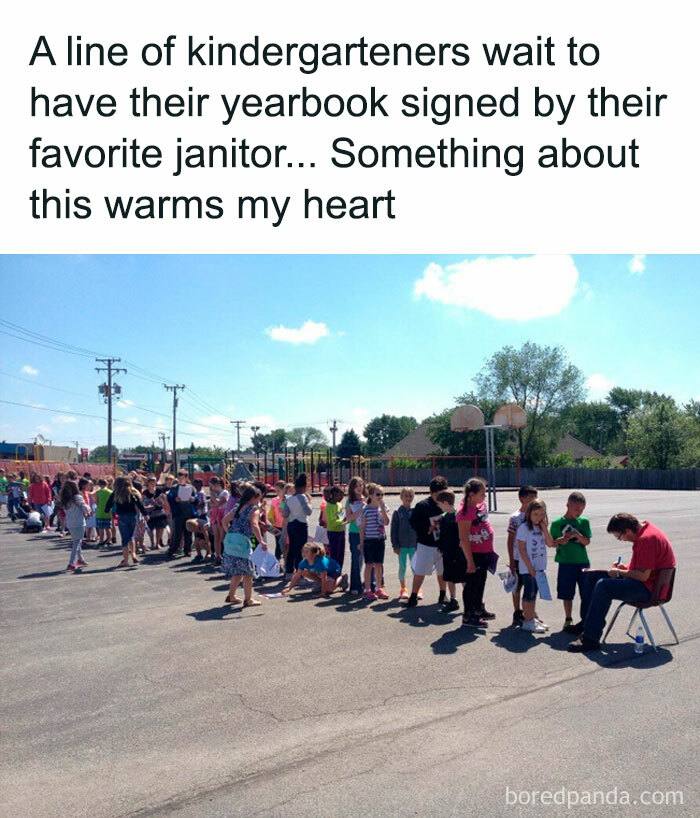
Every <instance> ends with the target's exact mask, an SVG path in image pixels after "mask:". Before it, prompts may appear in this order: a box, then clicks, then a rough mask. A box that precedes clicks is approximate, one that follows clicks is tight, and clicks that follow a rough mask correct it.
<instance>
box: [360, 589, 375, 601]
mask: <svg viewBox="0 0 700 818" xmlns="http://www.w3.org/2000/svg"><path fill="white" fill-rule="evenodd" d="M362 596H363V597H364V598H365V599H368V600H369V601H370V602H374V601H375V600H376V599H377V595H376V594H375V593H374V591H365V592H364V594H362Z"/></svg>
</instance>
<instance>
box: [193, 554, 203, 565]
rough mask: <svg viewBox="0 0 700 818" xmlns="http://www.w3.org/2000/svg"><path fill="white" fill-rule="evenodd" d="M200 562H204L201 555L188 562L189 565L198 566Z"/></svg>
mask: <svg viewBox="0 0 700 818" xmlns="http://www.w3.org/2000/svg"><path fill="white" fill-rule="evenodd" d="M200 562H204V557H203V556H202V555H201V554H197V556H196V557H195V558H194V559H193V560H190V565H199V563H200Z"/></svg>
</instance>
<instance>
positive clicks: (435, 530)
mask: <svg viewBox="0 0 700 818" xmlns="http://www.w3.org/2000/svg"><path fill="white" fill-rule="evenodd" d="M447 488H448V485H447V480H446V479H445V478H444V477H439V476H438V477H433V479H432V480H431V481H430V486H429V490H430V496H429V497H426V499H425V500H421V501H420V502H419V503H416V504H415V506H414V507H413V511H412V512H411V528H412V529H413V530H414V531H415V532H416V540H417V542H416V556H415V559H414V564H415V566H416V567H415V573H414V574H413V587H412V588H411V596H410V597H409V598H408V601H407V602H406V607H407V608H413V607H415V606H416V605H417V604H418V594H419V592H420V590H421V586H422V585H423V580H424V579H425V577H426V576H427V575H428V574H432V573H433V570H435V572H436V573H437V581H438V588H439V589H440V593H439V595H438V605H444V603H445V601H446V598H447V594H446V587H445V580H444V579H443V578H442V570H443V565H442V554H441V553H440V551H439V550H438V547H437V544H438V540H439V539H440V520H441V519H442V511H441V510H440V506H438V504H437V502H436V500H435V498H436V497H437V496H438V494H439V493H440V492H441V491H445V490H446V489H447Z"/></svg>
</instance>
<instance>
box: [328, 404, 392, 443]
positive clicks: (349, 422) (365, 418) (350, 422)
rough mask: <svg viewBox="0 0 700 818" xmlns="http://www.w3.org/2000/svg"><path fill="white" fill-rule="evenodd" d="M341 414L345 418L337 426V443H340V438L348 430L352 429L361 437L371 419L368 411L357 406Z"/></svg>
mask: <svg viewBox="0 0 700 818" xmlns="http://www.w3.org/2000/svg"><path fill="white" fill-rule="evenodd" d="M343 414H344V415H345V417H344V418H343V420H342V422H340V423H339V424H338V441H340V438H341V437H342V436H343V434H344V432H347V431H348V429H354V430H355V431H356V432H357V434H358V435H359V436H360V437H362V432H363V430H364V428H365V426H366V425H367V424H368V423H369V421H370V419H371V418H372V413H371V412H370V410H369V409H366V408H365V407H364V406H357V407H355V408H354V409H349V410H344V411H343ZM375 414H381V412H376V413H375Z"/></svg>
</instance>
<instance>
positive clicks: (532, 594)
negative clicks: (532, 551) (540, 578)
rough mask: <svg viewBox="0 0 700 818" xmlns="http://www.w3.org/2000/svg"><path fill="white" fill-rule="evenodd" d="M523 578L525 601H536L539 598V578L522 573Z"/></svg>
mask: <svg viewBox="0 0 700 818" xmlns="http://www.w3.org/2000/svg"><path fill="white" fill-rule="evenodd" d="M520 576H521V577H522V580H523V602H534V601H535V600H536V599H537V580H536V579H535V577H533V576H530V574H521V575H520Z"/></svg>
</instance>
